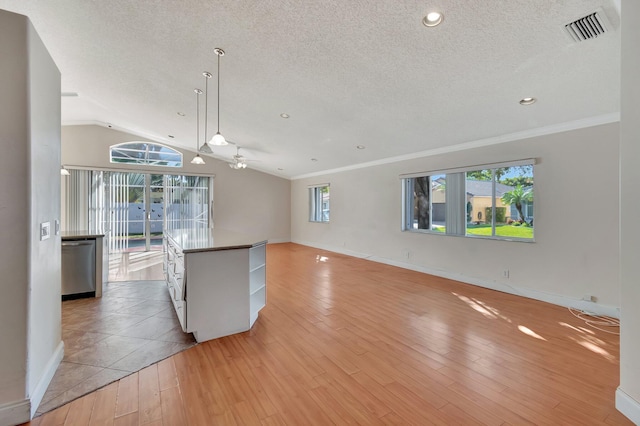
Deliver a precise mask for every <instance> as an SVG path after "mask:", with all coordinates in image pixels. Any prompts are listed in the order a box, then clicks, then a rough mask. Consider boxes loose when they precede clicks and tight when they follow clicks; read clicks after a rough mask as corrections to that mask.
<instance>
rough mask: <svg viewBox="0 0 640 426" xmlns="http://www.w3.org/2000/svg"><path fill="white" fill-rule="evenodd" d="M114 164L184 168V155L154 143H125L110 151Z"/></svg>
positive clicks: (114, 146)
mask: <svg viewBox="0 0 640 426" xmlns="http://www.w3.org/2000/svg"><path fill="white" fill-rule="evenodd" d="M109 154H110V159H111V162H112V163H124V164H142V165H149V166H164V167H182V154H181V153H180V152H179V151H176V150H175V149H173V148H169V147H168V146H164V145H160V144H157V143H152V142H125V143H121V144H117V145H112V146H111V148H110V149H109Z"/></svg>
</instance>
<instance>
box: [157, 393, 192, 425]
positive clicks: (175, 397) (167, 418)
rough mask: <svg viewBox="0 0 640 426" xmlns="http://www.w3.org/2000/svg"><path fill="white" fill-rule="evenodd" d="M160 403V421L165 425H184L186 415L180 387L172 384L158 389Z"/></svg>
mask: <svg viewBox="0 0 640 426" xmlns="http://www.w3.org/2000/svg"><path fill="white" fill-rule="evenodd" d="M160 402H161V404H162V423H163V424H165V425H186V424H188V423H187V415H186V413H185V410H184V403H183V401H182V395H180V388H178V386H172V387H169V388H166V389H164V390H161V391H160Z"/></svg>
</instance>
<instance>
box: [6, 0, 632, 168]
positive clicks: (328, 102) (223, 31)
mask: <svg viewBox="0 0 640 426" xmlns="http://www.w3.org/2000/svg"><path fill="white" fill-rule="evenodd" d="M0 9H5V10H9V11H12V12H17V13H21V14H24V15H27V16H29V18H30V19H31V21H32V22H33V25H34V26H35V28H36V30H37V31H38V33H39V34H40V36H41V38H42V39H43V41H44V43H45V45H46V46H47V48H48V49H49V52H50V53H51V55H52V57H53V59H54V61H55V62H56V64H57V65H58V67H59V68H60V71H61V73H62V90H63V92H66V93H73V94H76V93H77V96H64V97H62V118H63V123H62V124H63V125H65V124H84V123H87V124H89V123H94V124H96V123H97V124H101V125H108V124H110V125H112V126H113V127H114V128H118V129H122V130H126V131H129V132H133V133H135V134H138V135H141V136H145V137H148V138H151V139H154V140H157V141H160V142H163V143H166V144H168V145H172V146H177V147H182V148H187V149H192V150H195V146H196V100H195V94H194V92H193V89H194V88H201V89H204V77H203V76H202V72H203V71H205V70H206V71H211V72H212V73H213V74H214V76H213V79H211V80H210V82H209V107H208V120H207V123H208V135H209V138H210V137H211V136H212V135H213V134H214V133H215V129H216V124H217V123H216V113H217V106H216V95H217V90H216V78H217V65H216V64H217V62H216V60H217V57H216V55H215V54H214V50H213V49H214V48H215V47H221V48H223V49H224V50H225V51H226V55H225V56H224V57H222V59H221V74H220V83H221V91H220V131H221V133H222V134H223V135H225V136H226V138H227V139H229V140H231V141H233V142H235V143H236V144H238V145H239V146H241V147H242V149H241V153H242V154H244V155H245V156H246V157H247V158H249V159H251V160H253V161H252V162H251V163H250V165H249V167H252V168H256V169H259V170H263V171H266V172H268V173H272V174H276V175H280V176H284V177H295V176H300V175H305V174H310V173H314V172H319V171H323V170H330V169H336V168H342V167H348V166H352V165H355V164H361V163H366V162H372V161H379V160H382V159H386V158H390V157H398V156H407V155H410V154H412V153H416V152H425V151H430V150H446V149H450V148H451V147H456V146H459V145H460V144H468V143H470V142H474V141H478V140H484V139H487V138H494V137H497V136H501V135H505V134H512V133H520V132H527V131H530V130H533V129H540V128H545V127H549V126H555V125H559V124H562V123H567V122H574V121H580V120H581V122H585V123H588V122H589V121H590V120H594V121H598V120H601V121H602V120H604V121H606V120H611V117H615V116H616V114H618V112H619V99H620V78H619V75H620V31H619V21H620V19H619V12H618V10H619V8H618V7H616V5H615V4H614V3H613V2H611V1H610V0H563V1H557V0H510V1H499V0H486V1H481V2H480V1H469V0H450V1H442V0H436V1H433V2H432V1H430V0H426V1H416V0H403V1H398V0H376V1H373V0H369V1H364V0H349V1H336V0H305V1H293V0H279V1H277V0H264V1H237V0H218V1H211V0H184V1H159V0H155V1H151V0H145V1H134V0H129V1H126V0H110V1H95V0H90V1H88V0H47V1H44V0H40V1H38V0H0ZM432 10H438V11H440V12H442V13H443V14H444V20H443V22H442V23H441V24H440V25H439V26H437V27H431V28H429V27H426V26H424V25H423V24H422V19H423V17H424V16H425V15H426V14H427V13H428V12H430V11H432ZM596 10H599V13H600V16H601V17H602V16H603V15H604V19H606V20H607V23H608V25H607V27H608V28H607V32H606V33H604V34H603V35H601V36H599V37H597V38H594V39H591V40H587V41H581V42H575V41H573V40H572V39H571V38H570V37H569V36H568V35H567V33H566V32H565V28H564V27H565V24H567V23H569V22H571V21H574V20H576V19H578V18H581V17H583V16H585V15H588V14H590V13H592V12H594V11H596ZM2 60H5V58H2ZM524 97H535V98H537V102H536V103H534V104H533V105H529V106H522V105H520V104H519V102H518V101H519V100H520V99H522V98H524ZM203 109H204V108H203ZM178 113H180V114H184V115H179V114H178ZM282 113H286V114H288V115H289V118H286V119H285V118H282V117H281V114H282ZM201 121H204V120H201ZM202 133H203V132H202V131H201V139H202ZM169 135H171V136H173V137H170V136H169ZM88 143H90V141H88ZM201 143H202V141H200V144H201ZM358 145H361V146H363V147H364V149H358V148H357V146H358ZM233 154H235V147H233V146H227V147H220V148H217V147H216V148H214V154H213V155H214V156H216V157H219V158H226V159H231V157H232V156H233ZM312 159H315V161H312Z"/></svg>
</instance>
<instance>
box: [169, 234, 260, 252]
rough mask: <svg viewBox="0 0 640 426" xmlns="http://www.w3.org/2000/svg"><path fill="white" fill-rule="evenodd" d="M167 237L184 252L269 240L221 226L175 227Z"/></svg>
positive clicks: (234, 246)
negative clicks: (202, 227) (211, 227)
mask: <svg viewBox="0 0 640 426" xmlns="http://www.w3.org/2000/svg"><path fill="white" fill-rule="evenodd" d="M167 237H168V238H170V239H171V240H172V241H173V242H174V243H175V244H176V245H177V246H178V247H180V248H181V249H182V252H183V253H195V252H202V251H217V250H235V249H244V248H252V247H256V246H259V245H262V244H266V243H267V240H261V239H259V238H255V237H251V236H250V235H247V234H243V233H241V232H235V231H230V230H227V229H221V228H214V229H210V228H205V229H174V230H171V231H167Z"/></svg>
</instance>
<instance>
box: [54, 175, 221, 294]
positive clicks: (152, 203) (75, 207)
mask: <svg viewBox="0 0 640 426" xmlns="http://www.w3.org/2000/svg"><path fill="white" fill-rule="evenodd" d="M70 173H71V175H70V176H68V177H67V179H68V180H67V182H66V183H65V191H63V192H64V194H63V198H64V200H63V203H64V204H63V205H65V206H66V214H65V215H64V216H65V218H64V224H65V225H66V226H65V228H66V229H67V230H86V229H88V230H91V231H95V232H99V233H104V234H105V235H106V237H107V241H108V251H109V278H108V281H110V282H111V281H140V280H163V279H164V270H163V238H164V233H165V232H166V231H167V230H173V229H178V228H192V229H193V228H196V229H199V228H208V227H209V224H210V216H211V215H210V211H211V210H210V208H209V207H210V203H211V200H212V197H211V193H212V186H213V178H212V177H209V176H191V175H177V174H162V173H150V172H133V171H100V170H77V169H76V170H74V169H70Z"/></svg>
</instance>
